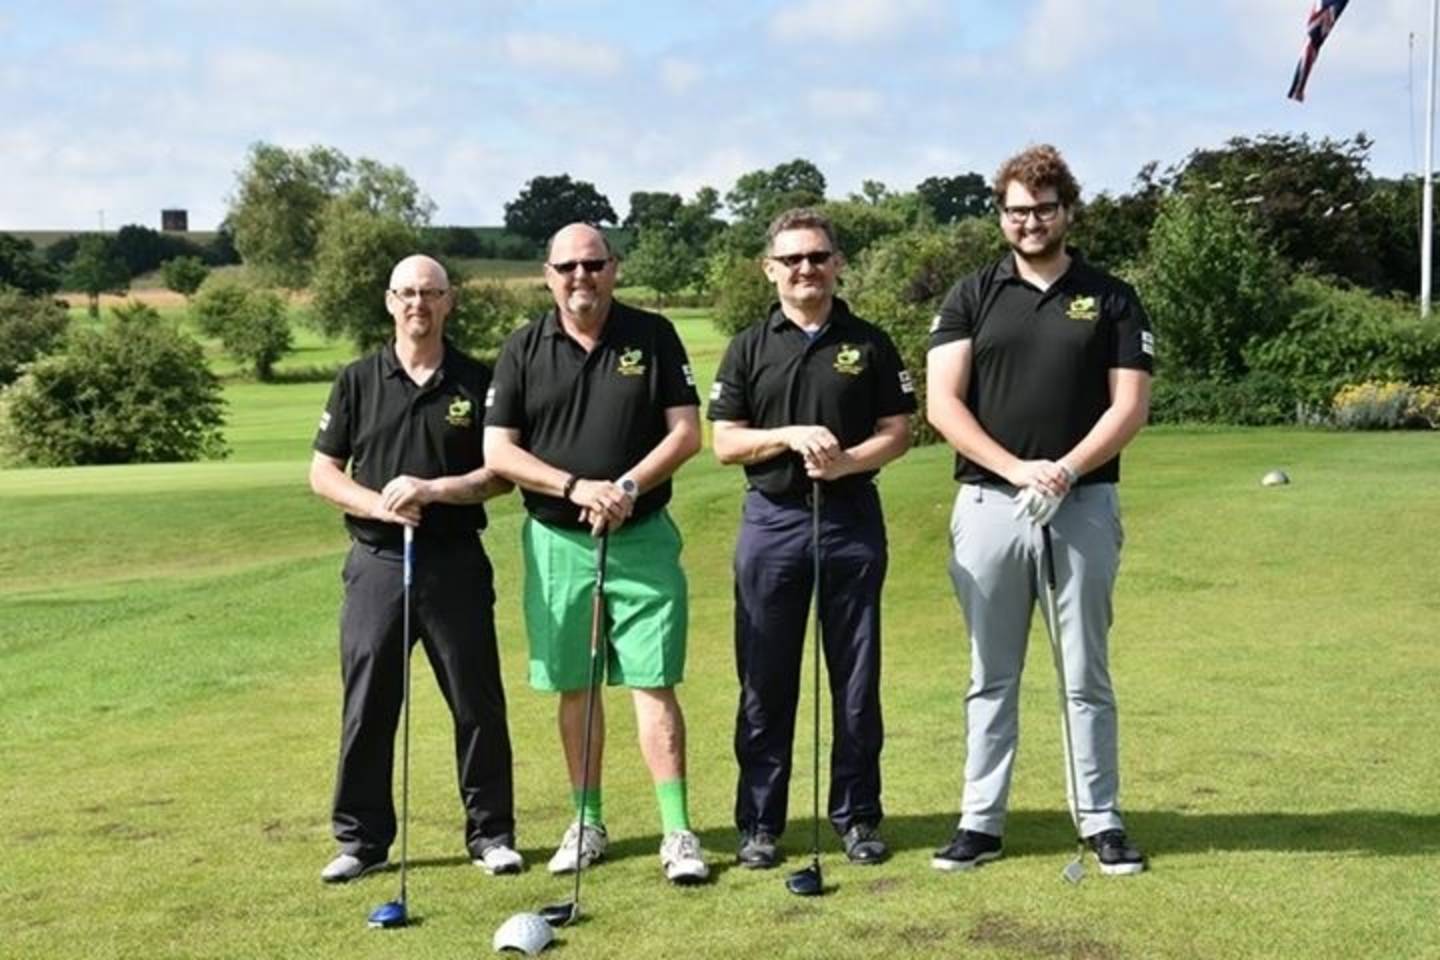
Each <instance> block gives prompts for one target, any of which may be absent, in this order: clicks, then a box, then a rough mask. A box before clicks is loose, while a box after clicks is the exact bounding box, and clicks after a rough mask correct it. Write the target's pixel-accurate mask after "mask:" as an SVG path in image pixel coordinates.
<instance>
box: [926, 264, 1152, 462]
mask: <svg viewBox="0 0 1440 960" xmlns="http://www.w3.org/2000/svg"><path fill="white" fill-rule="evenodd" d="M1069 253H1070V257H1071V260H1070V267H1069V269H1068V270H1066V271H1065V273H1064V274H1063V275H1062V276H1061V277H1060V278H1059V279H1057V280H1056V281H1055V282H1054V283H1053V284H1051V285H1050V288H1049V289H1048V290H1043V291H1042V290H1040V289H1038V288H1037V287H1035V286H1033V285H1032V284H1030V283H1028V282H1027V281H1025V280H1024V279H1022V278H1021V277H1020V275H1019V274H1018V273H1016V271H1015V259H1014V255H1013V254H1011V255H1007V256H1006V257H1005V258H1004V259H1002V260H1000V261H998V262H997V263H993V264H991V265H990V266H988V267H986V268H984V269H982V270H980V271H978V272H976V273H973V274H971V275H970V276H968V277H965V278H964V279H963V280H961V281H960V282H959V283H957V284H955V286H954V287H952V288H951V289H950V292H949V293H948V294H946V295H945V301H944V303H943V304H941V307H940V312H939V314H937V315H936V317H935V321H934V323H933V324H932V325H931V327H930V347H931V348H932V349H933V348H935V347H938V346H941V345H942V344H946V343H952V342H954V341H956V340H966V339H968V340H972V341H973V344H972V347H973V354H972V359H973V363H972V366H971V372H970V386H969V391H968V392H967V394H966V396H965V404H966V406H968V407H969V408H970V411H971V412H972V413H974V415H975V418H976V420H978V421H979V423H980V426H981V427H982V428H984V430H985V432H986V433H988V434H989V435H990V436H991V437H992V438H994V440H995V441H996V442H997V443H999V444H1000V445H1001V446H1002V447H1004V448H1005V449H1006V450H1008V451H1010V452H1011V453H1012V454H1014V455H1015V456H1017V457H1020V458H1022V459H1025V460H1036V459H1045V460H1058V459H1059V458H1060V457H1062V456H1064V455H1065V454H1066V453H1068V452H1069V451H1070V450H1071V449H1072V448H1073V447H1074V446H1075V444H1077V443H1079V442H1080V440H1081V439H1082V438H1083V437H1084V436H1085V435H1086V434H1087V433H1089V432H1090V428H1091V427H1093V426H1095V422H1096V421H1097V420H1099V419H1100V417H1101V415H1103V414H1104V413H1105V410H1106V409H1107V408H1108V407H1109V406H1110V383H1109V375H1110V370H1112V369H1114V368H1116V367H1124V368H1128V369H1132V370H1144V371H1145V372H1147V373H1149V372H1151V371H1152V370H1153V368H1154V356H1155V341H1154V336H1153V334H1152V333H1151V330H1150V318H1149V317H1147V316H1146V315H1145V308H1144V307H1142V306H1141V305H1140V298H1139V297H1137V296H1136V295H1135V291H1134V289H1133V288H1131V286H1130V285H1129V284H1127V283H1125V282H1124V281H1122V280H1120V279H1118V278H1116V277H1113V276H1111V275H1110V274H1108V273H1106V272H1104V271H1103V270H1100V269H1097V268H1096V267H1093V266H1091V265H1090V264H1088V263H1086V262H1085V260H1084V259H1083V258H1081V256H1080V254H1079V253H1077V252H1076V251H1073V250H1071V251H1069ZM955 479H957V480H959V481H961V482H962V483H974V482H985V483H1003V482H1004V480H1003V478H1001V477H999V476H997V475H996V474H994V473H993V472H991V471H989V470H986V469H985V468H984V467H982V466H980V465H979V464H976V463H970V462H968V461H966V460H965V458H964V457H962V456H960V455H958V454H957V455H956V457H955ZM1119 479H1120V457H1119V455H1118V454H1117V455H1116V456H1115V457H1112V458H1111V459H1110V460H1107V461H1106V462H1105V463H1103V464H1101V465H1100V466H1098V467H1096V468H1095V469H1094V470H1091V471H1090V472H1089V473H1087V474H1085V475H1084V476H1083V477H1081V478H1080V480H1079V482H1080V483H1114V482H1116V481H1117V480H1119Z"/></svg>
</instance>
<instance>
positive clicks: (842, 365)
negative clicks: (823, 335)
mask: <svg viewBox="0 0 1440 960" xmlns="http://www.w3.org/2000/svg"><path fill="white" fill-rule="evenodd" d="M835 369H836V370H838V371H839V372H840V373H848V374H849V375H850V376H852V377H853V376H855V375H856V374H858V373H859V372H860V371H862V370H864V369H865V368H864V367H862V366H860V348H859V347H855V346H851V345H850V344H848V343H842V344H840V351H839V352H838V353H836V354H835Z"/></svg>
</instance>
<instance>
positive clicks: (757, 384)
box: [706, 297, 915, 496]
mask: <svg viewBox="0 0 1440 960" xmlns="http://www.w3.org/2000/svg"><path fill="white" fill-rule="evenodd" d="M914 411H915V388H914V386H913V384H912V383H911V380H910V373H909V371H907V370H906V369H905V366H904V364H903V363H902V362H901V361H900V354H899V352H898V351H897V350H896V349H895V344H894V342H893V341H892V340H891V339H890V337H889V335H888V334H886V333H885V331H883V330H881V329H880V328H879V327H877V326H875V325H874V324H872V323H869V322H867V321H865V320H862V319H860V318H859V317H857V316H855V314H853V313H851V312H850V307H849V305H847V304H846V303H845V301H844V300H841V299H840V298H839V297H836V298H835V301H834V305H833V306H832V307H831V309H830V317H829V319H828V320H827V321H826V323H825V326H824V327H822V328H821V329H820V332H819V333H818V334H817V335H816V336H815V338H814V339H811V338H810V337H809V335H807V334H806V333H805V331H804V330H801V329H800V328H799V327H798V326H796V325H795V324H794V323H793V322H791V320H790V319H789V318H788V317H786V316H785V314H784V313H783V312H782V311H781V309H780V306H779V304H775V305H774V306H772V307H771V308H770V315H769V316H768V317H767V318H766V319H764V320H762V321H760V322H758V323H755V324H752V325H751V326H749V327H747V328H745V329H744V330H742V331H741V332H740V333H738V334H736V335H735V337H734V339H732V340H731V341H730V346H729V347H728V348H727V349H726V351H725V358H724V359H723V360H722V361H720V370H719V372H718V373H716V374H715V384H714V386H712V387H711V389H710V407H709V410H708V411H707V413H706V415H707V416H708V417H709V418H710V419H711V420H738V421H744V422H745V423H747V424H749V425H750V426H752V427H757V428H760V429H764V430H769V429H773V428H775V427H787V426H793V425H796V424H816V425H819V426H822V427H826V428H827V429H829V431H830V432H831V433H833V434H835V438H836V439H837V440H839V441H840V445H841V446H843V447H853V446H855V445H856V444H857V443H860V442H861V441H863V440H866V439H867V438H869V437H871V436H873V435H874V433H875V424H876V422H877V421H879V419H880V418H881V417H892V416H896V415H897V414H902V413H913V412H914ZM876 472H877V471H874V470H870V471H867V472H865V473H855V474H851V475H849V476H846V477H841V478H840V479H839V480H834V481H831V482H829V483H827V484H826V490H827V491H828V492H831V493H833V494H839V495H842V496H843V495H845V494H847V493H853V492H855V491H856V490H858V489H859V488H861V487H863V486H865V485H867V484H869V483H870V481H871V480H872V479H873V478H874V476H875V474H876ZM745 478H746V480H748V481H749V483H750V486H752V487H754V488H755V489H757V490H759V491H760V492H762V493H766V494H769V495H770V496H793V495H799V494H803V493H806V492H808V491H809V490H810V483H811V481H810V478H809V477H808V476H806V475H805V462H804V459H803V458H802V457H801V456H800V454H798V453H795V452H793V451H789V450H787V451H786V452H784V453H782V454H780V455H779V456H776V457H771V458H770V459H769V460H765V461H762V462H760V463H750V464H746V465H745Z"/></svg>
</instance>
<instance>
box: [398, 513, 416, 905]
mask: <svg viewBox="0 0 1440 960" xmlns="http://www.w3.org/2000/svg"><path fill="white" fill-rule="evenodd" d="M404 568H405V599H404V602H403V604H402V607H403V609H404V615H403V617H402V618H401V619H402V620H403V623H402V629H403V631H404V634H405V636H404V638H403V639H402V641H401V644H400V647H401V656H403V657H404V661H403V664H404V665H403V668H402V670H401V677H402V679H401V684H402V686H403V687H404V698H405V699H404V700H403V701H402V702H403V708H402V709H403V711H404V716H403V718H402V725H403V727H404V733H403V734H402V735H401V741H400V902H401V903H402V904H403V903H405V881H406V873H407V871H408V869H409V864H410V585H411V583H412V581H413V580H414V573H415V528H414V527H412V526H409V525H408V524H407V525H406V526H405V563H404Z"/></svg>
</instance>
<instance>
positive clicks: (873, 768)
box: [707, 209, 915, 868]
mask: <svg viewBox="0 0 1440 960" xmlns="http://www.w3.org/2000/svg"><path fill="white" fill-rule="evenodd" d="M843 264H844V261H843V259H842V257H841V255H840V252H839V250H837V249H836V244H835V230H834V227H833V226H832V225H831V223H830V221H829V220H828V219H826V218H825V217H824V216H821V215H820V214H818V213H816V212H815V211H813V210H808V209H795V210H789V211H786V212H785V213H782V214H781V215H780V216H779V217H778V218H776V220H775V221H774V223H772V224H771V225H770V229H769V232H768V234H767V246H766V255H765V263H764V270H765V276H766V277H767V278H769V280H770V282H771V283H773V284H774V285H775V291H776V293H777V294H778V296H779V302H778V303H777V304H775V305H774V306H773V307H772V308H771V310H770V313H769V315H768V316H766V317H764V318H763V319H760V320H758V321H757V322H756V323H755V324H753V325H752V326H750V327H748V328H747V329H745V330H743V331H741V332H740V333H739V334H737V335H736V336H735V338H734V339H733V340H731V341H730V346H729V348H728V349H727V350H726V352H725V358H724V360H723V361H722V362H721V364H720V370H719V372H718V373H717V374H716V375H715V384H714V386H713V387H712V389H711V393H710V408H709V411H708V413H707V416H708V417H709V418H710V419H711V420H712V421H714V424H715V432H714V445H715V455H716V456H717V457H718V458H719V459H720V462H721V463H727V464H730V463H738V464H742V465H744V468H745V479H746V484H747V487H748V490H747V492H746V494H745V504H744V510H743V514H742V519H741V523H740V536H739V540H738V541H737V543H736V547H735V657H736V668H737V672H738V673H739V676H740V703H739V709H738V711H737V714H736V719H735V757H736V760H737V761H738V763H739V767H740V775H739V783H738V786H737V788H736V798H735V822H736V827H737V828H738V830H739V834H740V839H739V849H738V853H737V860H738V861H739V863H740V864H741V865H742V866H745V867H751V868H767V867H773V866H775V864H776V863H778V862H779V860H780V856H781V854H780V848H779V838H780V836H781V834H783V833H784V832H785V821H786V811H787V803H788V799H789V788H790V769H791V752H792V747H793V741H794V735H795V711H796V706H797V702H798V699H799V687H800V669H801V660H802V655H803V651H804V647H805V627H806V619H807V613H808V611H809V608H810V598H811V593H812V590H813V589H814V586H815V585H814V584H813V583H812V577H813V562H814V550H815V549H816V547H817V546H818V547H819V549H820V551H821V557H822V563H823V573H822V577H821V581H822V582H821V585H820V587H821V589H820V590H819V591H818V596H819V616H820V620H821V636H822V638H823V647H824V655H825V663H826V667H827V669H828V673H829V676H830V698H831V706H832V717H833V727H834V738H835V742H834V745H833V747H832V749H831V752H830V796H829V804H828V810H829V816H830V821H831V823H832V824H833V825H834V827H835V830H836V832H837V833H839V834H840V836H841V837H842V841H843V844H844V847H845V853H846V855H847V856H848V857H849V859H850V860H851V862H854V863H860V864H876V863H880V862H882V861H884V860H885V859H886V857H887V856H888V855H889V849H888V848H887V846H886V844H885V841H884V840H883V839H882V838H881V836H880V833H879V825H880V820H881V818H882V816H883V811H882V809H881V805H880V750H881V747H882V745H883V741H884V729H883V726H882V724H881V716H880V589H881V586H882V585H883V584H884V581H885V568H886V557H887V553H886V543H885V521H884V517H883V515H882V513H881V509H880V497H879V494H878V492H877V491H876V489H875V477H876V475H877V473H878V471H879V469H880V468H881V467H882V466H884V465H885V464H886V463H888V462H890V461H891V460H893V459H895V458H896V457H898V456H900V455H901V454H902V453H904V452H905V450H906V448H907V447H908V446H909V443H910V423H909V415H910V414H911V413H913V412H914V410H915V396H914V388H913V386H912V384H911V381H910V375H909V373H908V372H907V371H906V370H905V368H904V366H903V365H902V363H901V361H900V356H899V353H898V352H897V351H896V349H895V345H894V343H893V342H892V341H891V339H890V337H889V336H887V335H886V334H885V332H884V331H882V330H881V329H880V328H879V327H876V326H874V325H873V324H870V323H868V322H866V321H865V320H862V319H860V318H859V317H857V316H855V315H854V314H853V313H851V312H850V308H849V306H848V305H847V304H846V303H845V301H844V300H842V299H840V298H839V297H837V296H835V285H836V282H837V280H838V278H839V274H840V270H841V267H842V266H843ZM817 490H818V491H819V496H820V533H819V537H820V543H819V544H815V543H814V542H813V540H814V534H813V517H812V507H813V501H812V495H813V494H814V492H815V491H817Z"/></svg>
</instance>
